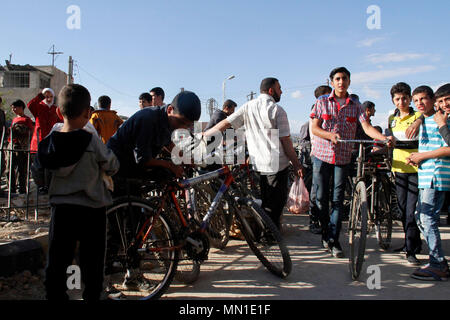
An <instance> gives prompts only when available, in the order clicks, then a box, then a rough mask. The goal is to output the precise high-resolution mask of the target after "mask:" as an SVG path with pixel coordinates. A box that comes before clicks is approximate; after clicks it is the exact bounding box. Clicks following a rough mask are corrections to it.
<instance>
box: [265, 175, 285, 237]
mask: <svg viewBox="0 0 450 320" xmlns="http://www.w3.org/2000/svg"><path fill="white" fill-rule="evenodd" d="M288 176H289V168H286V169H284V170H283V171H279V172H277V173H276V174H274V175H262V174H261V178H260V187H261V198H262V208H263V209H264V210H265V211H266V213H267V214H268V215H269V217H270V218H271V219H272V221H273V222H274V223H275V225H276V226H277V228H278V229H279V228H280V217H281V214H282V213H283V208H284V206H285V205H286V201H287V198H288V193H289V191H288Z"/></svg>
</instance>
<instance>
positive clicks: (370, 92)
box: [363, 86, 381, 100]
mask: <svg viewBox="0 0 450 320" xmlns="http://www.w3.org/2000/svg"><path fill="white" fill-rule="evenodd" d="M363 92H364V95H365V96H366V97H367V98H368V99H369V100H370V99H380V98H381V93H380V92H379V91H377V90H374V89H371V88H370V87H369V86H364V87H363Z"/></svg>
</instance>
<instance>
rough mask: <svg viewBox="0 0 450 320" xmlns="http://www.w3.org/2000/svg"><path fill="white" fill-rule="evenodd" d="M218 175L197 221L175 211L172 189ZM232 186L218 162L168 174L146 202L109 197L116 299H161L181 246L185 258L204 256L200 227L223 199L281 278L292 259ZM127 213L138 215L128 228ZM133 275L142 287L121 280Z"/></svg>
mask: <svg viewBox="0 0 450 320" xmlns="http://www.w3.org/2000/svg"><path fill="white" fill-rule="evenodd" d="M219 176H223V177H224V179H225V180H224V182H223V184H222V186H221V187H220V189H219V191H218V193H217V195H216V196H215V198H214V201H213V202H212V204H211V206H210V207H209V209H208V212H207V214H206V215H205V216H204V218H203V219H202V221H201V223H199V222H198V221H197V220H196V219H194V218H193V217H190V216H188V214H187V213H186V212H185V211H183V210H182V209H181V206H180V203H179V201H178V199H177V196H176V193H177V192H179V191H183V190H189V189H190V188H192V187H195V186H196V185H198V184H201V183H203V182H205V181H211V180H214V179H217V178H218V177H219ZM159 183H161V182H159ZM233 184H234V176H233V173H232V171H231V170H230V169H229V167H228V166H224V167H222V168H221V169H218V170H216V171H213V172H210V173H206V174H203V175H200V176H197V177H194V178H190V179H185V180H182V181H179V182H177V181H176V179H174V178H171V179H169V180H168V181H164V182H163V185H164V187H163V188H162V192H161V193H160V194H161V196H158V197H153V198H151V199H149V200H144V199H139V198H134V197H122V198H119V199H116V200H115V202H114V204H113V206H112V207H111V208H109V209H108V211H107V214H108V218H109V220H110V221H111V222H113V225H114V228H115V229H118V230H119V231H120V232H119V234H120V244H119V247H118V248H117V249H118V250H117V252H116V253H114V254H113V256H112V257H110V259H109V260H110V262H112V264H113V265H114V267H115V269H114V270H113V272H111V275H110V276H109V282H110V285H111V286H112V287H114V288H115V289H116V290H119V291H120V292H121V297H120V298H130V299H132V298H141V299H157V298H159V297H161V295H162V294H164V292H165V291H166V290H167V289H168V287H169V286H170V284H171V282H172V281H173V278H174V276H175V274H176V271H177V265H178V262H179V259H180V252H183V250H184V252H185V254H186V255H187V259H190V260H193V261H197V262H198V263H199V264H201V263H203V262H204V261H205V260H207V258H208V253H209V248H210V243H209V239H208V236H207V235H206V231H207V230H208V229H209V227H210V225H211V223H210V222H211V219H212V218H213V217H214V215H215V214H217V206H218V205H219V203H220V200H221V199H222V198H223V197H225V199H226V200H227V202H228V203H229V205H231V206H232V207H233V211H234V212H235V214H236V218H237V221H238V223H239V225H240V227H241V230H242V233H243V235H244V237H245V239H246V241H247V243H248V245H249V247H250V249H251V250H252V251H253V253H254V254H255V255H256V256H257V257H258V259H259V260H260V261H261V263H262V264H263V265H264V266H265V267H266V268H267V269H268V270H269V271H270V272H271V273H273V274H275V275H277V276H279V277H281V278H286V277H287V276H288V275H289V273H290V272H291V269H292V261H291V259H290V255H289V251H288V249H287V247H286V246H285V244H284V242H283V241H282V238H281V235H280V233H279V231H278V229H277V228H276V227H275V225H274V224H273V222H272V221H271V219H270V218H269V217H268V216H267V214H266V213H265V212H264V211H263V210H262V209H261V207H259V206H258V205H257V204H256V203H255V201H254V200H253V199H251V198H245V197H241V196H240V195H239V193H238V192H237V191H236V188H235V187H234V186H233ZM171 211H176V212H175V214H176V216H177V217H178V218H179V220H180V222H181V226H180V228H179V229H176V228H175V227H174V226H173V223H172V219H171V218H170V217H169V213H170V212H171ZM133 212H138V213H139V221H137V224H136V223H131V225H132V226H134V227H132V228H130V227H128V226H127V224H128V223H127V219H126V216H129V215H130V214H131V216H132V213H133ZM135 222H136V221H135ZM135 225H136V226H135ZM181 258H185V257H181ZM134 275H138V276H137V277H135V276H134ZM134 278H139V280H143V281H140V283H144V285H143V286H144V287H142V286H139V285H137V286H136V287H133V286H131V287H130V286H127V281H128V280H129V279H134Z"/></svg>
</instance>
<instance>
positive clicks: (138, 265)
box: [106, 197, 179, 300]
mask: <svg viewBox="0 0 450 320" xmlns="http://www.w3.org/2000/svg"><path fill="white" fill-rule="evenodd" d="M130 210H134V211H133V212H135V213H139V215H138V218H139V219H140V220H141V219H142V220H147V219H157V220H152V226H153V227H152V229H151V231H150V233H149V236H148V239H147V241H146V242H145V244H144V246H143V248H139V249H140V250H132V249H130V248H132V247H131V245H130V243H131V241H130V239H134V238H135V235H136V233H137V232H138V231H137V230H130V228H127V225H126V224H127V219H128V218H129V215H130V213H131V211H130ZM107 217H108V237H109V240H110V242H112V241H111V236H113V235H112V234H111V233H110V232H111V231H112V230H113V229H114V228H118V230H119V237H120V239H117V240H120V244H119V248H118V250H117V252H110V254H108V250H107V257H108V258H107V263H109V264H110V265H111V268H112V270H111V272H110V273H109V275H108V277H107V279H106V280H107V282H109V287H112V288H114V289H115V291H120V296H119V297H116V298H115V299H117V300H135V299H136V300H137V299H139V300H149V299H159V298H160V297H161V296H162V295H163V294H164V293H165V292H166V290H167V289H168V288H169V286H170V284H171V283H172V280H173V278H174V276H175V273H176V270H177V264H178V254H179V250H175V249H173V250H172V249H170V248H173V247H174V246H175V245H176V242H177V241H176V238H175V237H176V234H175V233H174V228H173V226H172V224H171V222H170V220H169V219H168V218H167V217H165V215H164V214H160V215H158V216H156V214H155V210H154V208H153V206H152V204H151V203H150V202H148V201H146V200H142V199H138V198H133V197H122V198H119V199H116V200H115V201H114V204H113V205H112V206H111V207H110V208H109V209H108V210H107ZM130 236H132V237H130ZM111 246H112V244H111V243H110V244H109V245H108V247H109V248H111ZM144 247H145V248H144ZM165 248H168V249H165ZM131 261H134V262H131ZM131 270H133V274H137V275H138V277H139V279H141V282H140V283H145V284H147V285H148V286H149V287H150V288H145V290H142V289H139V288H132V287H130V286H129V285H126V284H125V282H124V280H125V277H126V275H127V274H128V275H129V272H130V271H131ZM142 280H143V281H142Z"/></svg>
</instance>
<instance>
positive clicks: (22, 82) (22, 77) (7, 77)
mask: <svg viewBox="0 0 450 320" xmlns="http://www.w3.org/2000/svg"><path fill="white" fill-rule="evenodd" d="M3 87H5V88H29V87H30V73H29V72H5V74H4V76H3Z"/></svg>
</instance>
